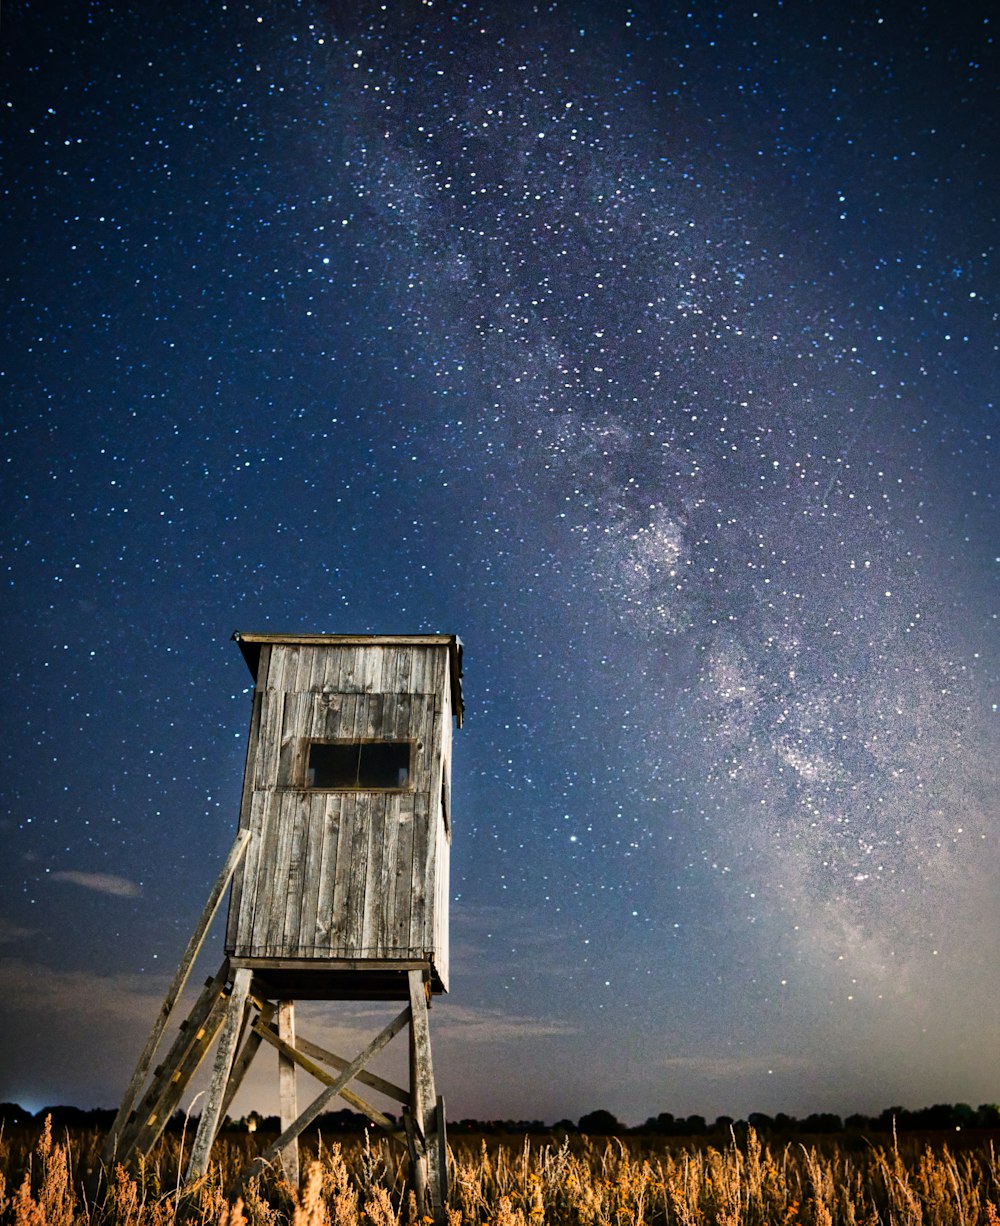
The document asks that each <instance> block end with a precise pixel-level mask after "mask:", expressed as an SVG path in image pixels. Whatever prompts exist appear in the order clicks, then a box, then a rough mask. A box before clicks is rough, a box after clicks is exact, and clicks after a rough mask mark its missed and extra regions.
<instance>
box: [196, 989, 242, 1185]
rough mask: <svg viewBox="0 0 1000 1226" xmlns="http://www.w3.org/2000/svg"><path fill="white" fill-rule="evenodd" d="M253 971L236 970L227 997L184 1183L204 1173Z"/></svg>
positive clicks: (217, 1124)
mask: <svg viewBox="0 0 1000 1226" xmlns="http://www.w3.org/2000/svg"><path fill="white" fill-rule="evenodd" d="M252 978H253V971H251V970H248V969H247V968H246V967H242V966H241V967H240V969H239V970H238V971H237V972H236V975H235V977H234V979H233V991H232V994H231V996H230V997H229V1008H228V1011H227V1013H226V1020H225V1023H224V1024H223V1027H222V1037H221V1038H220V1039H219V1046H218V1050H217V1051H216V1053H215V1067H214V1068H213V1070H212V1082H211V1085H210V1086H209V1089H208V1098H207V1100H206V1102H205V1109H204V1110H203V1111H202V1113H201V1122H200V1123H199V1125H198V1133H197V1135H196V1137H195V1139H194V1148H193V1149H192V1150H191V1161H190V1162H189V1164H188V1170H187V1181H188V1182H189V1183H190V1182H191V1181H192V1180H194V1179H198V1178H200V1177H201V1176H202V1175H204V1174H205V1172H206V1171H207V1170H208V1158H209V1154H210V1152H211V1149H212V1142H213V1141H214V1140H215V1134H216V1133H217V1132H218V1130H219V1121H220V1118H221V1116H222V1102H223V1099H224V1098H225V1094H226V1086H227V1084H228V1082H229V1074H230V1072H231V1070H232V1067H233V1061H234V1059H235V1058H236V1045H237V1043H238V1041H239V1036H240V1028H241V1026H242V1024H243V1010H244V1008H245V1007H246V1003H247V996H248V995H249V994H250V981H251V979H252Z"/></svg>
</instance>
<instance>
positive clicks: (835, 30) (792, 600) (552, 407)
mask: <svg viewBox="0 0 1000 1226" xmlns="http://www.w3.org/2000/svg"><path fill="white" fill-rule="evenodd" d="M994 24H995V23H994ZM994 24H991V22H990V20H989V17H988V7H987V6H986V5H977V4H975V3H973V4H968V5H964V6H958V7H956V6H955V5H953V4H945V3H944V2H943V0H934V2H932V3H927V4H920V3H915V4H906V5H903V4H878V3H866V4H858V3H853V2H852V0H847V2H846V3H845V2H841V3H836V4H834V3H825V2H819V3H815V4H802V3H795V2H792V0H785V2H782V0H760V2H758V3H742V2H741V0H737V2H735V3H728V4H725V5H723V4H714V5H709V4H703V3H701V2H700V0H692V3H690V4H687V5H680V4H678V5H675V4H670V3H655V2H653V0H645V2H641V3H636V4H632V5H628V4H625V3H600V4H598V3H586V2H583V0H581V2H580V3H569V2H556V0H541V2H539V3H535V4H528V3H524V2H523V0H511V2H510V3H503V4H501V3H498V2H494V3H482V2H479V0H467V2H460V0H434V2H433V3H432V2H431V0H422V2H417V0H387V2H386V3H378V2H376V0H357V2H356V3H353V2H352V3H349V4H348V3H329V2H326V3H324V2H321V0H300V2H298V3H278V2H277V0H262V2H261V3H259V4H247V3H244V2H243V0H235V2H232V3H219V2H217V0H211V2H209V0H203V2H198V3H196V2H194V0H191V2H188V3H179V4H167V5H155V6H149V5H126V4H121V3H117V2H116V0H111V2H102V3H100V4H97V3H87V2H85V0H74V2H73V3H70V4H52V3H32V2H30V0H17V3H12V4H10V5H8V6H7V8H6V12H5V29H4V34H3V42H2V56H3V128H2V138H3V157H4V167H5V169H4V187H3V193H4V194H3V199H4V206H5V208H4V218H5V220H4V235H5V237H4V252H5V259H4V261H3V274H2V275H3V279H4V290H5V293H4V301H3V311H4V328H3V336H4V340H3V355H2V376H0V378H2V386H3V393H4V396H3V403H4V406H5V407H4V417H3V422H4V455H3V465H4V477H5V480H4V484H3V505H4V515H3V520H2V525H0V542H2V544H0V553H2V558H3V572H4V584H5V592H6V599H5V601H4V606H3V642H4V654H5V659H6V668H5V673H6V676H7V686H8V691H7V692H8V698H7V703H6V715H5V719H4V729H5V735H4V738H3V751H2V753H3V774H4V777H5V780H6V783H5V786H4V789H3V804H2V809H0V846H2V849H3V854H2V858H0V875H2V876H0V954H2V959H0V989H2V990H0V1015H2V1016H0V1021H2V1026H3V1032H4V1034H5V1041H4V1044H3V1051H2V1054H0V1099H4V1100H11V1101H18V1102H21V1103H22V1104H23V1105H25V1106H28V1107H31V1108H32V1109H37V1108H38V1107H40V1106H41V1105H43V1104H45V1103H54V1102H75V1103H78V1104H80V1105H82V1106H97V1105H103V1106H114V1105H116V1104H117V1102H118V1101H119V1099H120V1097H121V1093H122V1091H123V1089H124V1086H125V1083H126V1082H127V1080H128V1077H129V1074H130V1072H131V1069H132V1066H133V1064H134V1062H135V1059H136V1056H137V1054H138V1051H139V1049H140V1048H141V1046H142V1043H143V1041H144V1038H145V1035H146V1033H147V1032H148V1029H149V1026H150V1025H151V1022H152V1019H153V1016H154V1014H155V1012H156V1009H157V1007H158V1005H159V1001H160V999H161V998H162V993H163V991H164V989H165V986H166V984H167V982H168V981H169V978H170V976H171V975H172V973H173V970H174V968H175V967H176V964H177V961H178V959H179V957H180V954H181V951H182V950H183V948H184V946H185V944H186V942H187V939H188V937H189V935H190V933H191V931H192V929H193V926H194V924H195V921H196V920H197V917H198V915H199V913H200V911H201V908H202V906H203V904H204V901H205V898H206V897H207V894H208V891H209V888H210V886H211V883H212V882H213V881H214V879H215V876H216V874H217V872H218V870H219V868H220V866H221V864H222V861H223V859H224V858H225V855H226V852H227V850H228V848H229V846H230V844H231V841H232V838H233V835H234V832H235V827H236V822H237V816H238V807H239V793H240V785H241V780H242V772H243V755H244V751H245V740H246V731H247V725H248V720H249V711H250V693H251V689H250V687H251V678H250V676H249V674H248V672H247V670H246V667H245V665H244V663H243V661H242V659H241V657H240V653H239V651H238V650H237V648H236V647H235V645H233V644H232V643H231V642H230V641H229V638H230V635H231V633H232V631H233V630H234V629H239V630H243V631H274V632H279V631H283V632H296V631H311V632H328V633H379V632H381V633H417V632H422V631H425V632H447V633H458V634H459V635H461V637H462V639H463V641H464V643H465V647H466V651H465V671H466V676H465V697H466V704H467V712H466V713H467V719H466V723H465V726H464V728H463V729H462V730H461V732H459V733H458V734H457V735H456V742H455V768H454V831H455V841H454V846H453V859H452V896H453V900H454V901H453V904H452V918H451V932H452V945H453V958H452V961H453V965H452V985H451V987H452V990H451V993H450V995H449V996H448V997H447V998H444V999H441V1000H438V1001H436V1002H435V1006H434V1011H433V1014H432V1035H433V1038H434V1045H435V1047H434V1055H435V1067H436V1073H437V1080H438V1088H439V1090H441V1091H442V1092H443V1093H444V1095H445V1097H446V1101H447V1103H448V1112H449V1115H451V1116H453V1117H455V1118H457V1117H460V1116H479V1117H491V1116H492V1117H496V1116H505V1117H537V1118H545V1119H548V1120H550V1121H552V1120H555V1119H558V1118H560V1117H563V1116H569V1117H571V1118H574V1119H575V1118H577V1117H578V1116H579V1115H580V1114H582V1113H583V1112H585V1111H590V1110H593V1109H595V1108H597V1107H603V1108H607V1109H609V1110H612V1111H613V1112H615V1114H617V1115H618V1116H619V1117H620V1118H621V1119H623V1120H625V1121H627V1122H630V1123H634V1122H638V1121H640V1120H642V1119H643V1118H645V1117H646V1116H648V1115H651V1114H655V1113H657V1112H659V1111H671V1112H673V1113H674V1114H677V1115H680V1114H685V1115H686V1114H690V1113H694V1112H698V1113H701V1114H704V1115H705V1116H707V1117H708V1118H709V1119H712V1118H714V1116H715V1115H716V1114H719V1113H723V1112H725V1113H728V1114H731V1115H742V1114H745V1113H747V1112H749V1111H754V1110H757V1111H765V1112H769V1113H774V1112H777V1111H787V1112H790V1113H792V1114H800V1115H801V1114H805V1113H808V1112H811V1111H835V1112H839V1113H843V1114H847V1113H850V1112H853V1111H863V1112H864V1111H878V1110H880V1109H882V1108H883V1107H885V1106H888V1105H890V1104H892V1103H900V1104H902V1105H906V1106H910V1107H918V1106H922V1105H926V1104H928V1103H931V1102H940V1101H948V1102H954V1101H967V1102H971V1103H972V1104H973V1105H978V1104H979V1103H981V1102H986V1101H995V1100H996V1099H997V1098H1000V1025H998V1022H997V1018H996V1014H995V1012H994V1011H993V1009H992V1004H993V1002H994V999H995V995H996V989H997V985H998V979H1000V909H998V906H997V897H998V890H1000V858H998V855H997V842H996V819H997V794H998V793H997V768H996V763H997V761H1000V744H998V739H1000V738H998V735H997V729H998V723H997V720H998V716H997V705H996V704H997V698H998V674H1000V668H998V654H1000V653H998V642H997V620H996V619H997V608H998V601H997V595H998V593H997V567H996V563H997V557H996V547H997V539H998V532H997V527H998V521H997V508H996V494H997V480H996V471H997V446H996V435H995V430H996V426H995V422H994V413H995V396H996V389H997V386H998V374H1000V363H998V355H997V337H998V329H997V295H998V288H1000V287H998V281H997V252H996V235H997V233H998V227H997V218H996V202H997V200H998V199H1000V182H998V173H997V171H998V159H997V157H996V152H995V139H996V132H997V130H998V128H1000V115H998V110H1000V107H998V104H997V103H998V99H997V88H996V86H997V80H998V71H1000V66H998V63H997V54H996V47H995V42H994V39H995V35H994ZM220 958H221V938H220V936H219V934H218V932H213V935H212V937H211V938H210V940H209V942H208V948H207V951H206V954H205V965H204V973H203V974H202V975H201V976H200V977H201V978H203V977H204V975H205V974H210V973H211V972H212V971H214V970H215V969H216V967H217V965H218V963H219V960H220ZM331 1008H332V1009H333V1013H334V1014H336V1016H333V1015H332V1014H331V1013H330V1009H331ZM337 1008H338V1007H329V1008H327V1009H326V1010H325V1011H324V1010H322V1009H320V1008H319V1007H317V1006H309V1007H308V1009H306V1014H307V1015H308V1016H310V1017H311V1018H312V1021H313V1023H314V1024H315V1025H316V1026H318V1027H319V1028H320V1035H321V1036H322V1035H326V1037H327V1038H328V1039H329V1040H330V1042H333V1041H334V1040H336V1041H337V1042H340V1043H342V1045H343V1047H344V1048H345V1049H346V1048H349V1047H350V1046H351V1044H352V1043H356V1045H357V1046H356V1047H355V1049H354V1050H357V1049H358V1048H359V1047H360V1046H362V1045H363V1043H364V1042H365V1041H366V1039H367V1038H368V1037H370V1036H371V1034H372V1033H374V1031H373V1029H372V1027H373V1024H374V1023H373V1021H372V1017H371V1016H369V1015H370V1014H373V1009H372V1007H371V1006H357V1007H355V1006H346V1007H340V1012H339V1013H337ZM303 1025H304V1024H303ZM324 1028H325V1029H324ZM376 1028H377V1026H376ZM304 1032H305V1031H304ZM331 1036H332V1037H331ZM346 1054H347V1055H349V1056H350V1055H353V1054H354V1053H353V1051H346ZM255 1078H256V1079H255V1080H251V1082H250V1083H249V1084H248V1086H247V1088H246V1090H245V1091H243V1092H242V1094H241V1100H240V1101H239V1102H237V1104H236V1110H237V1113H239V1111H240V1109H241V1108H242V1109H245V1110H248V1109H250V1107H252V1106H255V1105H263V1106H265V1107H267V1106H268V1104H269V1103H270V1101H271V1099H269V1098H268V1096H269V1095H272V1089H273V1070H270V1069H263V1070H261V1071H260V1072H259V1073H257V1074H255ZM272 1097H273V1095H272Z"/></svg>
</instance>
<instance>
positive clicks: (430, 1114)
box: [409, 971, 444, 1223]
mask: <svg viewBox="0 0 1000 1226" xmlns="http://www.w3.org/2000/svg"><path fill="white" fill-rule="evenodd" d="M409 985H410V1011H411V1013H412V1020H411V1022H410V1088H411V1092H412V1103H413V1119H414V1124H415V1125H416V1128H417V1129H418V1131H419V1134H420V1136H421V1138H422V1140H423V1143H424V1148H425V1152H426V1155H427V1196H428V1198H429V1199H430V1206H429V1208H430V1212H431V1215H432V1216H433V1217H434V1219H435V1220H436V1221H437V1222H439V1223H440V1222H442V1221H443V1216H444V1196H443V1195H442V1191H443V1186H442V1185H443V1181H442V1178H441V1164H440V1161H439V1157H438V1147H437V1143H436V1140H435V1135H434V1134H435V1108H436V1107H437V1095H436V1094H435V1092H434V1066H433V1064H432V1062H431V1032H430V1026H429V1025H428V1021H427V995H428V987H429V983H428V982H427V981H426V980H425V977H424V973H423V972H421V971H410V973H409ZM422 1165H423V1164H422V1163H420V1164H418V1167H419V1166H422ZM427 1208H428V1206H425V1207H424V1211H425V1213H426V1211H427Z"/></svg>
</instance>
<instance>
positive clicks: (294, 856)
mask: <svg viewBox="0 0 1000 1226" xmlns="http://www.w3.org/2000/svg"><path fill="white" fill-rule="evenodd" d="M282 800H283V802H284V803H283V804H282V818H283V821H284V822H285V823H286V824H287V826H288V842H289V852H288V872H287V875H286V876H285V877H283V878H281V879H280V881H279V884H280V886H281V890H282V891H283V893H284V897H281V895H280V893H279V906H278V908H276V916H275V925H274V929H275V930H274V940H275V943H276V944H278V945H280V948H281V953H280V954H279V955H278V956H279V957H284V958H294V957H295V956H296V955H297V953H298V950H299V946H300V945H301V944H302V938H301V922H302V904H303V900H304V896H305V890H306V876H305V864H306V856H307V847H306V844H307V817H308V798H307V797H306V796H304V795H302V794H301V793H298V792H292V793H289V794H288V795H286V796H284V797H283V798H282ZM279 916H280V919H279Z"/></svg>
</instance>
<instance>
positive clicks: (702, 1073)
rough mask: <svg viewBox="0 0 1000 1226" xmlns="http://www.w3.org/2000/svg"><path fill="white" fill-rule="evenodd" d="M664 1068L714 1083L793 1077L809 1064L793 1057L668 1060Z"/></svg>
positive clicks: (715, 1057) (664, 1060)
mask: <svg viewBox="0 0 1000 1226" xmlns="http://www.w3.org/2000/svg"><path fill="white" fill-rule="evenodd" d="M659 1063H660V1067H661V1068H669V1069H677V1070H679V1071H681V1072H688V1073H697V1074H698V1076H699V1077H705V1078H708V1079H710V1080H712V1081H725V1080H728V1079H730V1078H733V1077H746V1076H753V1077H756V1076H759V1075H760V1074H761V1073H764V1074H767V1073H774V1072H782V1073H790V1072H795V1071H796V1070H798V1069H803V1068H806V1067H807V1066H808V1064H809V1061H807V1060H804V1059H798V1058H795V1057H792V1056H708V1055H705V1056H666V1057H664V1059H662V1060H661V1061H660V1062H659Z"/></svg>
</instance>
